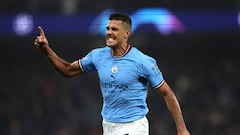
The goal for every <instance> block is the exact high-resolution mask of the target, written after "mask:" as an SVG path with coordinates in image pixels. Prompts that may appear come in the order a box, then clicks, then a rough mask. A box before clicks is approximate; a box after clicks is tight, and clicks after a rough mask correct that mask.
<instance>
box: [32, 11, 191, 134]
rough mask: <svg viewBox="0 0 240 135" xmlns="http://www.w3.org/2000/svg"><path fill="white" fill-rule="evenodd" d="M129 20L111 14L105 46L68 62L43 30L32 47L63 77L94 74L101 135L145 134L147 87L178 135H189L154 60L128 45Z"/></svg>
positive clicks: (130, 23)
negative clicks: (99, 96)
mask: <svg viewBox="0 0 240 135" xmlns="http://www.w3.org/2000/svg"><path fill="white" fill-rule="evenodd" d="M131 25H132V22H131V19H130V17H129V16H127V15H124V14H118V13H116V14H111V15H110V16H109V21H108V24H107V27H106V46H105V47H103V48H97V49H94V50H92V51H91V52H89V53H88V54H87V55H86V56H85V57H83V58H82V59H79V60H76V61H73V62H72V63H69V62H67V61H65V60H63V59H62V58H60V57H59V56H58V55H57V54H56V53H55V52H54V51H53V50H52V49H51V48H50V47H49V43H48V40H47V38H46V36H45V34H44V31H43V29H42V28H41V27H40V26H39V27H38V29H39V32H40V35H39V36H37V37H36V39H35V45H36V46H37V47H38V48H39V49H40V50H41V51H42V53H43V54H44V55H45V56H46V57H47V59H48V60H49V61H50V63H51V64H52V65H53V66H54V67H55V68H56V70H57V71H59V72H60V73H61V74H62V75H63V76H65V77H72V76H76V75H80V74H88V73H92V72H98V77H99V81H100V87H101V92H102V97H103V107H102V113H101V114H102V117H103V121H102V125H103V134H104V135H148V134H149V129H148V128H149V127H148V126H149V125H148V120H147V118H146V114H147V112H148V108H147V104H146V97H147V88H148V84H150V85H151V86H152V87H153V88H155V89H157V90H158V91H160V93H161V94H162V95H163V97H164V100H165V102H166V104H167V107H168V109H169V111H170V112H171V114H172V116H173V118H174V121H175V123H176V127H177V132H178V135H190V133H189V132H188V130H187V128H186V126H185V122H184V119H183V116H182V112H181V109H180V106H179V103H178V101H177V99H176V96H175V94H174V93H173V91H172V89H171V88H170V87H169V86H168V84H167V82H166V81H165V80H164V79H163V76H162V73H161V71H160V70H159V69H158V66H157V63H156V61H155V60H154V59H153V58H151V57H149V56H147V55H145V54H143V53H142V52H140V51H139V50H138V49H137V48H135V47H133V46H131V45H129V44H128V38H129V37H130V35H131Z"/></svg>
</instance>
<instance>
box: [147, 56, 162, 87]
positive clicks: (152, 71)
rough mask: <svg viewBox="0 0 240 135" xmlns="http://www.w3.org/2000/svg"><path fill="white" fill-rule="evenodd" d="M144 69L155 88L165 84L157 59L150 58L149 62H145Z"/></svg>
mask: <svg viewBox="0 0 240 135" xmlns="http://www.w3.org/2000/svg"><path fill="white" fill-rule="evenodd" d="M144 70H145V71H144V72H145V74H146V76H147V79H148V81H149V82H150V84H151V86H152V87H153V88H158V87H160V86H161V85H162V84H163V82H164V78H163V75H162V72H161V71H160V69H159V68H158V65H157V62H156V60H155V59H153V58H150V59H148V60H147V63H145V64H144Z"/></svg>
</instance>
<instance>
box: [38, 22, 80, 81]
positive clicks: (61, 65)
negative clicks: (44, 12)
mask: <svg viewBox="0 0 240 135" xmlns="http://www.w3.org/2000/svg"><path fill="white" fill-rule="evenodd" d="M38 30H39V36H37V37H36V39H35V42H34V44H35V45H36V47H37V48H39V49H40V50H41V52H42V53H43V54H44V55H45V56H46V57H47V59H48V60H49V62H50V63H51V64H52V65H53V67H54V68H55V69H56V70H57V71H58V72H60V73H61V74H62V75H63V76H65V77H72V76H75V75H79V74H82V73H83V72H82V70H81V69H80V66H79V64H80V63H79V61H78V60H76V61H74V62H72V63H69V62H67V61H65V60H64V59H62V58H60V57H59V56H58V55H57V54H56V53H55V52H54V51H53V50H52V49H51V48H50V46H49V43H48V40H47V38H46V36H45V34H44V30H43V29H42V27H41V26H38Z"/></svg>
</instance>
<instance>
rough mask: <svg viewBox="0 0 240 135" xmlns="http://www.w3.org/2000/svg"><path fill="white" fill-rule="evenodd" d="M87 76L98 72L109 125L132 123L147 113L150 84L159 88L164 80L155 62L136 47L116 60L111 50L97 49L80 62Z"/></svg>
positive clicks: (103, 113) (103, 115) (104, 113)
mask: <svg viewBox="0 0 240 135" xmlns="http://www.w3.org/2000/svg"><path fill="white" fill-rule="evenodd" d="M80 67H81V69H82V70H83V72H85V73H87V74H88V73H92V72H97V73H98V77H99V81H100V88H101V92H102V97H103V107H102V112H101V113H102V117H103V119H104V120H106V121H109V122H131V121H135V120H138V119H141V118H143V117H144V116H145V115H146V114H147V113H148V107H147V104H146V98H147V90H148V84H150V85H151V86H152V87H153V88H157V87H159V86H160V85H161V84H162V83H163V82H164V79H163V76H162V73H161V71H160V70H159V68H158V66H157V63H156V61H155V60H154V59H153V58H152V57H149V56H147V55H145V54H143V53H142V52H141V51H139V50H138V49H137V48H135V47H130V48H129V49H128V52H127V53H126V54H125V55H124V56H121V57H113V56H112V55H111V51H110V47H108V46H106V47H103V48H97V49H94V50H92V51H91V52H89V53H88V54H87V55H86V56H85V57H83V58H82V59H80Z"/></svg>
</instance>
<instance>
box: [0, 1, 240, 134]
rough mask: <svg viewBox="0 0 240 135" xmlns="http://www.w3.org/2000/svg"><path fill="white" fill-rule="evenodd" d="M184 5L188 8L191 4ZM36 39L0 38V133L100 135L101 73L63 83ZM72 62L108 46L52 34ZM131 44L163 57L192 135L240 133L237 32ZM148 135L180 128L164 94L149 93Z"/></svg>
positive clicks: (207, 4) (90, 5)
mask: <svg viewBox="0 0 240 135" xmlns="http://www.w3.org/2000/svg"><path fill="white" fill-rule="evenodd" d="M186 3H187V4H186ZM238 3H239V1H238V0H235V1H229V0H212V1H200V0H197V1H194V2H193V1H190V0H184V1H181V2H180V1H175V0H163V1H161V2H159V1H157V0H151V1H149V2H147V1H142V2H139V1H136V0H131V1H126V2H125V1H120V0H114V1H106V0H105V1H101V4H99V1H86V0H59V1H53V0H41V1H40V0H24V1H16V0H8V1H6V2H1V5H0V7H1V8H0V11H1V13H10V14H11V13H17V12H22V11H28V12H33V13H34V12H36V13H48V12H49V13H52V12H55V13H64V14H72V13H76V12H80V11H81V10H84V11H91V10H94V11H98V10H99V11H100V10H102V9H105V8H109V7H112V8H114V9H121V10H122V9H126V10H127V9H128V8H129V7H128V6H130V9H131V10H134V9H135V8H136V9H137V8H138V7H146V6H166V7H167V8H173V9H175V8H182V9H184V8H190V9H191V8H233V9H235V8H237V7H238ZM34 38H35V35H30V36H27V37H16V36H7V37H4V36H3V37H0V42H1V47H0V61H1V71H0V73H1V76H0V82H1V83H0V135H101V132H102V131H101V130H102V129H101V116H100V111H101V104H102V101H101V93H100V90H99V86H98V79H97V75H96V74H93V75H90V76H85V75H83V76H78V77H74V78H64V77H62V76H61V75H60V74H59V73H57V72H56V71H55V70H54V69H53V68H52V67H51V65H50V64H49V63H48V62H47V61H46V59H45V58H44V57H43V56H42V54H41V53H40V52H39V51H38V50H37V49H36V48H35V46H34V45H33V42H34ZM48 38H49V41H50V44H51V46H52V47H53V49H54V50H56V52H57V53H58V54H59V55H60V56H61V57H63V58H65V59H66V60H68V61H73V60H75V59H78V58H81V57H83V56H84V55H86V53H87V52H88V51H90V50H91V49H93V48H96V47H99V45H104V39H103V37H100V36H88V35H81V36H79V35H62V36H50V37H48ZM130 44H132V45H133V46H136V47H138V48H139V49H140V50H142V51H143V52H145V53H147V54H149V55H150V56H153V57H154V58H156V59H157V60H158V63H159V67H160V69H161V70H162V72H163V74H164V77H165V79H166V80H167V81H168V82H169V84H170V85H171V87H172V88H173V90H174V92H175V93H176V95H177V97H178V99H179V101H180V104H181V106H182V110H183V114H184V117H185V121H186V124H187V126H188V128H189V130H190V131H191V134H192V135H240V123H239V121H240V115H239V114H240V109H239V106H240V99H239V96H240V91H239V89H240V80H239V79H238V77H239V76H240V71H239V69H240V59H239V58H240V53H239V49H240V38H239V31H235V32H227V33H221V32H211V33H189V34H183V35H169V36H161V35H158V34H156V33H153V34H149V33H148V35H144V34H137V33H136V35H133V37H132V38H131V39H130ZM148 103H149V108H150V112H149V115H148V118H149V121H150V134H151V135H174V134H176V130H175V125H174V122H173V119H172V118H171V115H170V114H169V112H168V111H167V109H166V106H165V104H164V102H163V99H162V97H161V95H160V94H159V93H157V92H156V91H154V90H153V89H150V91H149V97H148Z"/></svg>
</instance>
